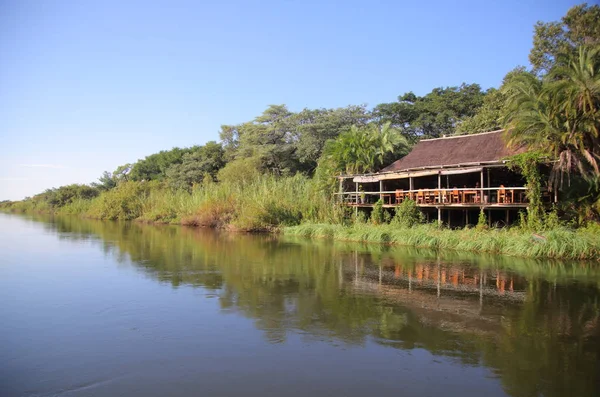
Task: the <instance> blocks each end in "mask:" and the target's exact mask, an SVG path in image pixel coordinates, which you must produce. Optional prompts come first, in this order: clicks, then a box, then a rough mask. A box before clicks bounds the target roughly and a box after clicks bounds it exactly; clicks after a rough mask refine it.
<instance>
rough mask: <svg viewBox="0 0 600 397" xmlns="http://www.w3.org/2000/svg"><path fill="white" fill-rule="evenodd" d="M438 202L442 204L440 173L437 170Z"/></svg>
mask: <svg viewBox="0 0 600 397" xmlns="http://www.w3.org/2000/svg"><path fill="white" fill-rule="evenodd" d="M438 203H440V204H442V174H440V173H439V172H438Z"/></svg>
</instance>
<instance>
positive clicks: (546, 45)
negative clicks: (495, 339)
mask: <svg viewBox="0 0 600 397" xmlns="http://www.w3.org/2000/svg"><path fill="white" fill-rule="evenodd" d="M596 44H600V6H598V5H592V6H588V5H587V3H583V4H580V5H577V6H575V7H572V8H571V9H570V10H569V11H568V12H567V14H566V15H565V16H564V17H563V18H562V19H561V20H560V21H557V22H538V23H537V24H536V25H535V33H534V36H533V48H532V49H531V52H530V53H529V62H531V65H532V66H533V72H534V73H538V74H545V73H548V72H549V71H550V69H552V67H553V66H554V65H555V64H556V62H558V61H559V58H561V56H565V55H566V56H569V55H570V56H574V55H575V53H576V52H577V48H578V47H579V46H581V45H588V46H590V45H596Z"/></svg>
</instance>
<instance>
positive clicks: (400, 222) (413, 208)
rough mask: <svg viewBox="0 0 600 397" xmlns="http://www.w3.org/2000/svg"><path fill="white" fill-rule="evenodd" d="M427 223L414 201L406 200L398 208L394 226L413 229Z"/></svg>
mask: <svg viewBox="0 0 600 397" xmlns="http://www.w3.org/2000/svg"><path fill="white" fill-rule="evenodd" d="M423 222H425V216H424V215H423V213H422V212H421V211H420V210H419V207H418V206H417V203H416V202H415V201H414V200H404V201H403V202H402V203H401V204H400V205H399V206H397V207H396V213H395V215H394V219H392V224H393V225H396V226H401V227H412V226H415V225H418V224H419V223H423Z"/></svg>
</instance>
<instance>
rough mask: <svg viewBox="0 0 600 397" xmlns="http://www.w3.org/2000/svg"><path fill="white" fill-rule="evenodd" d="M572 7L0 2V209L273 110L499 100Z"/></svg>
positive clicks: (308, 0)
mask: <svg viewBox="0 0 600 397" xmlns="http://www.w3.org/2000/svg"><path fill="white" fill-rule="evenodd" d="M575 4H578V2H572V1H559V0H556V1H548V0H546V1H534V0H519V1H512V0H510V1H509V0H506V1H495V2H491V1H460V0H457V1H452V2H451V1H402V0H395V1H354V0H347V1H312V0H304V1H291V0H285V1H268V0H265V1H250V0H248V1H227V0H222V1H201V0H197V1H176V0H171V1H158V0H155V1H153V0H146V1H132V0H130V1H116V0H102V1H85V0H73V1H58V0H56V1H52V0H48V1H38V0H2V1H0V59H1V62H0V142H1V144H0V200H3V199H21V198H23V197H25V196H30V195H33V194H35V193H38V192H40V191H43V190H44V189H46V188H51V187H57V186H60V185H64V184H68V183H89V182H92V181H94V180H96V179H97V177H98V176H100V174H101V173H102V171H103V170H110V171H112V170H114V169H115V168H116V167H117V166H119V165H121V164H124V163H128V162H134V161H135V160H137V159H139V158H142V157H144V156H146V155H148V154H151V153H154V152H157V151H159V150H162V149H169V148H171V147H174V146H180V147H184V146H191V145H194V144H203V143H205V142H207V141H209V140H218V132H219V127H220V125H222V124H235V123H239V122H243V121H248V120H250V119H252V118H254V117H255V116H257V115H259V114H260V113H261V112H262V111H263V110H264V109H265V108H266V107H267V106H268V105H269V104H282V103H284V104H287V105H288V107H289V108H290V109H291V110H301V109H302V108H304V107H309V108H316V107H328V108H329V107H340V106H346V105H349V104H361V103H363V104H367V105H369V106H374V105H376V104H378V103H382V102H390V101H394V100H395V99H396V97H397V96H398V95H399V94H402V93H404V92H407V91H414V92H415V93H417V94H425V93H427V92H429V91H430V90H431V89H432V88H434V87H438V86H453V85H459V84H461V83H462V82H467V83H479V84H480V85H481V86H482V87H483V88H489V87H497V86H498V85H499V83H500V82H501V80H502V77H503V76H504V75H505V74H506V72H508V71H509V70H511V69H512V68H514V67H515V66H517V65H528V61H527V55H528V53H529V50H530V48H531V45H532V35H533V25H534V24H535V22H536V21H538V20H542V21H555V20H559V19H560V18H561V17H562V16H563V15H564V14H565V13H566V12H567V10H568V9H569V8H570V7H571V6H573V5H575Z"/></svg>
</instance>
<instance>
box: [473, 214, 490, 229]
mask: <svg viewBox="0 0 600 397" xmlns="http://www.w3.org/2000/svg"><path fill="white" fill-rule="evenodd" d="M475 228H476V229H477V230H483V229H487V228H488V221H487V217H486V216H485V211H484V210H483V209H481V210H480V211H479V217H478V218H477V226H475Z"/></svg>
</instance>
